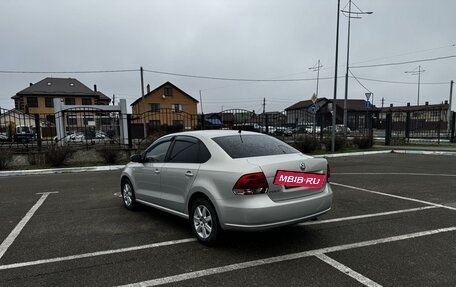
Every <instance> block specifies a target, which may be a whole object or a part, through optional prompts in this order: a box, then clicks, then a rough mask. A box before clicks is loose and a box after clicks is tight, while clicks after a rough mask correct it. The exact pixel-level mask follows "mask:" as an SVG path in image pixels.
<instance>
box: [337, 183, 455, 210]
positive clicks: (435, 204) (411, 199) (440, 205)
mask: <svg viewBox="0 0 456 287" xmlns="http://www.w3.org/2000/svg"><path fill="white" fill-rule="evenodd" d="M331 185H336V186H341V187H345V188H349V189H354V190H359V191H365V192H369V193H373V194H379V195H383V196H389V197H393V198H399V199H403V200H408V201H413V202H419V203H422V204H426V205H432V206H436V207H442V208H446V209H451V210H456V207H452V206H447V205H443V204H439V203H433V202H429V201H425V200H420V199H415V198H411V197H405V196H399V195H394V194H389V193H384V192H379V191H375V190H369V189H365V188H360V187H356V186H351V185H346V184H341V183H335V182H331Z"/></svg>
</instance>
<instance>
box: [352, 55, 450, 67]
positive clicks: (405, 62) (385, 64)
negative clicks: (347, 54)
mask: <svg viewBox="0 0 456 287" xmlns="http://www.w3.org/2000/svg"><path fill="white" fill-rule="evenodd" d="M450 58H456V55H450V56H444V57H436V58H427V59H419V60H412V61H404V62H393V63H383V64H372V65H362V66H350V68H352V69H359V68H373V67H384V66H397V65H405V64H412V63H419V62H430V61H437V60H444V59H450Z"/></svg>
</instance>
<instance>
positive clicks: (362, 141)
mask: <svg viewBox="0 0 456 287" xmlns="http://www.w3.org/2000/svg"><path fill="white" fill-rule="evenodd" d="M353 143H354V144H355V145H357V146H358V148H360V149H366V148H371V147H372V146H373V145H374V139H373V137H372V136H360V137H355V138H354V139H353Z"/></svg>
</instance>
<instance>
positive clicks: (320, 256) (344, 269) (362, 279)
mask: <svg viewBox="0 0 456 287" xmlns="http://www.w3.org/2000/svg"><path fill="white" fill-rule="evenodd" d="M315 257H317V258H318V259H320V260H321V261H323V262H325V263H328V264H329V265H331V266H332V267H334V268H336V269H337V270H339V271H341V272H342V273H344V274H346V275H348V276H350V277H351V278H353V279H355V280H356V281H358V282H360V283H362V284H363V285H365V286H369V287H381V286H382V285H380V284H378V283H376V282H374V281H372V280H371V279H369V278H367V277H366V276H364V275H362V274H360V273H358V272H356V271H354V270H353V269H351V268H349V267H347V266H345V265H343V264H342V263H340V262H338V261H336V260H334V259H332V258H331V257H329V256H327V255H325V254H318V255H316V256H315Z"/></svg>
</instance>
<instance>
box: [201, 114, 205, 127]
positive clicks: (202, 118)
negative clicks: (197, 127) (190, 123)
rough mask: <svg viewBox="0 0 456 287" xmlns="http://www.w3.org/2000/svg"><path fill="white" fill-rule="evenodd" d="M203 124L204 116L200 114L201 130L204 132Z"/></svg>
mask: <svg viewBox="0 0 456 287" xmlns="http://www.w3.org/2000/svg"><path fill="white" fill-rule="evenodd" d="M204 122H205V119H204V114H203V113H201V129H202V130H204Z"/></svg>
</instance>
